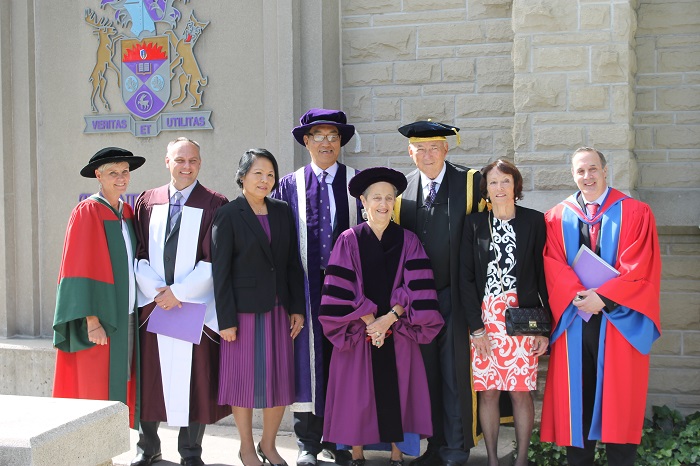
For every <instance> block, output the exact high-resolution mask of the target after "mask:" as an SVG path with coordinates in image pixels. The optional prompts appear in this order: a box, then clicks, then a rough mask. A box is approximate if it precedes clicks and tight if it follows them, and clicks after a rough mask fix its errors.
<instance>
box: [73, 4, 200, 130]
mask: <svg viewBox="0 0 700 466" xmlns="http://www.w3.org/2000/svg"><path fill="white" fill-rule="evenodd" d="M174 1H175V0H100V8H101V9H103V10H105V11H106V12H107V13H110V12H111V14H108V15H104V16H100V15H98V14H97V13H96V12H95V11H93V10H92V9H89V8H88V9H86V10H85V22H86V23H87V24H88V25H90V26H91V27H92V28H93V33H94V34H95V35H96V36H97V39H98V44H97V60H96V63H95V67H94V68H93V71H92V74H91V75H90V78H89V81H90V83H91V84H92V93H91V95H90V109H91V111H92V113H93V115H91V116H86V117H85V121H86V128H85V132H86V133H97V132H131V133H133V134H134V135H136V136H155V135H157V134H158V133H159V132H160V131H165V130H182V129H211V128H212V126H211V123H210V122H209V117H210V116H211V112H210V111H191V110H190V111H187V110H184V111H178V112H171V113H167V114H162V112H163V110H164V109H165V108H166V107H168V106H171V107H172V108H173V109H176V108H177V107H178V106H180V105H182V104H186V103H190V106H189V107H190V108H191V109H198V108H200V107H201V106H202V97H203V94H204V88H205V87H206V86H207V84H208V78H207V77H206V76H204V75H203V74H202V72H201V70H200V67H199V64H198V62H197V58H196V56H195V52H194V45H195V43H196V42H197V39H198V38H199V37H200V36H201V34H202V32H203V31H204V29H205V28H206V27H207V25H208V24H209V22H201V21H198V20H197V18H196V16H195V13H194V11H191V12H190V13H189V16H188V18H187V21H186V23H185V25H184V27H183V30H182V32H181V34H180V35H179V36H178V34H177V32H176V29H177V26H178V23H179V22H180V20H181V19H182V18H183V15H182V13H181V12H180V10H179V9H177V8H175V7H174V6H173V2H174ZM181 1H183V2H184V3H187V0H181ZM158 29H162V31H158ZM112 77H114V78H115V79H116V84H117V86H119V88H120V90H121V96H122V101H123V105H124V107H125V108H126V109H127V110H128V111H129V114H127V115H124V114H122V115H115V114H111V113H109V111H110V110H111V109H112V106H111V105H110V103H109V102H108V100H107V97H106V95H105V90H106V88H107V85H108V82H109V81H110V80H111V78H112ZM175 77H177V80H176V81H174V78H175ZM172 81H174V82H176V83H177V84H178V91H177V92H178V94H177V95H176V96H175V98H173V99H171V82H172ZM101 113H102V114H101ZM163 117H165V118H163Z"/></svg>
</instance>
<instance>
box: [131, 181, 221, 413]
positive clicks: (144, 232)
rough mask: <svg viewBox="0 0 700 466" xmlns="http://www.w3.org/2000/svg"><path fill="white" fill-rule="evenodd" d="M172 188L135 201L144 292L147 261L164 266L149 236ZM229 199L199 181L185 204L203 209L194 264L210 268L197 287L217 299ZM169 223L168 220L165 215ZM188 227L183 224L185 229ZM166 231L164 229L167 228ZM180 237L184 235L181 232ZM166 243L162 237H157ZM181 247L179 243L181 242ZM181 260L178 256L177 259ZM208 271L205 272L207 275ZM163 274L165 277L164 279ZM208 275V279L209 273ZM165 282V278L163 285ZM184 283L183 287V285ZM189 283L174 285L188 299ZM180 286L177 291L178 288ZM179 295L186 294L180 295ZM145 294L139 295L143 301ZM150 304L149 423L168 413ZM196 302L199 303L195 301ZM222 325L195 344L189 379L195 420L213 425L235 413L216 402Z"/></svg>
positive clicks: (142, 318)
mask: <svg viewBox="0 0 700 466" xmlns="http://www.w3.org/2000/svg"><path fill="white" fill-rule="evenodd" d="M168 186H169V185H165V186H161V187H159V188H155V189H151V190H149V191H145V192H144V193H142V194H141V195H140V196H139V198H138V199H137V201H136V234H137V237H138V239H139V249H138V254H137V259H138V262H139V264H138V265H137V274H136V275H137V280H138V282H139V289H140V293H141V291H143V290H142V286H141V284H142V277H141V276H140V275H141V271H140V270H141V267H142V264H143V261H146V263H150V264H151V265H152V264H154V263H155V262H157V261H160V263H161V264H162V262H163V257H162V255H161V256H159V255H158V254H157V253H156V254H153V253H152V252H151V251H149V244H150V242H151V241H154V238H149V234H150V227H151V221H152V214H153V209H154V207H155V206H162V205H163V204H168V203H169V192H168ZM227 202H228V200H227V199H226V197H224V196H223V195H221V194H219V193H217V192H214V191H211V190H209V189H207V188H205V187H204V186H202V185H201V184H200V183H197V185H196V186H195V188H194V189H193V190H192V193H191V194H190V196H189V198H188V199H187V202H186V203H185V207H193V208H196V209H201V210H202V212H201V222H200V225H199V237H198V239H197V242H196V244H189V246H190V247H192V248H196V253H195V257H194V262H195V264H197V266H196V267H198V268H199V270H198V271H197V270H193V271H192V272H193V273H200V272H202V269H204V270H208V279H207V280H209V282H210V283H209V282H207V281H206V280H205V281H204V282H203V281H202V280H197V284H196V285H194V284H193V285H192V287H190V288H194V287H195V286H196V287H198V288H202V287H207V286H208V287H210V291H211V296H212V298H211V300H212V301H213V292H214V288H213V281H212V280H211V226H212V223H213V221H214V214H215V212H216V209H218V208H219V207H221V206H222V205H224V204H226V203H227ZM185 217H186V214H185V213H184V212H183V214H182V216H181V221H185V220H184V219H185ZM164 221H167V218H165V219H164ZM182 230H183V226H182V224H181V226H180V231H181V232H182ZM163 231H164V230H163ZM180 239H181V240H182V239H183V236H182V233H181V234H180ZM155 241H163V239H155ZM178 247H179V246H178ZM176 261H177V259H176ZM202 275H206V273H202ZM161 278H162V277H161ZM205 278H206V277H205ZM161 286H165V282H164V281H163V283H162V284H161ZM178 287H179V288H178ZM187 288H188V286H187V284H183V283H177V280H176V284H174V285H173V286H172V290H173V293H174V294H175V296H176V297H178V298H179V299H181V300H183V301H190V299H189V298H188V297H187V296H186V294H187V293H188V292H190V291H192V290H191V289H189V290H188V289H187ZM176 289H177V290H178V291H176ZM178 293H182V294H180V295H178ZM142 299H143V297H140V298H139V301H140V302H141V301H142ZM146 301H148V304H146V305H144V306H143V307H141V308H139V325H140V329H139V335H140V339H141V380H142V381H143V386H144V387H147V389H146V390H144V393H143V397H142V400H143V402H142V410H141V418H142V419H143V420H144V421H167V420H168V416H167V413H166V408H165V400H164V396H163V382H162V377H161V366H160V355H159V350H158V336H157V335H156V334H155V333H151V332H149V331H147V327H148V324H147V320H148V317H149V316H150V315H151V312H152V311H153V309H154V308H155V302H153V300H152V297H149V298H148V299H146ZM191 302H198V301H194V300H192V301H191ZM217 331H218V328H216V329H215V330H212V329H211V328H208V327H207V326H206V325H205V326H204V329H203V334H202V338H201V342H200V344H198V345H193V347H192V369H191V379H190V406H189V421H190V423H199V424H212V423H214V422H216V421H218V420H220V419H222V418H224V417H225V416H226V415H228V414H229V413H230V410H229V408H228V407H227V406H218V405H217V403H216V400H217V395H218V380H219V345H218V342H219V335H218V334H217Z"/></svg>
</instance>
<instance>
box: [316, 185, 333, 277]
mask: <svg viewBox="0 0 700 466" xmlns="http://www.w3.org/2000/svg"><path fill="white" fill-rule="evenodd" d="M326 175H328V173H326V172H325V171H324V172H323V173H322V175H321V182H320V189H321V193H320V196H319V206H318V223H319V226H320V233H319V236H320V238H319V239H320V243H321V267H322V268H324V269H325V268H326V266H327V265H328V259H329V258H330V256H331V246H332V239H333V226H332V225H331V200H330V197H329V195H328V184H327V183H326Z"/></svg>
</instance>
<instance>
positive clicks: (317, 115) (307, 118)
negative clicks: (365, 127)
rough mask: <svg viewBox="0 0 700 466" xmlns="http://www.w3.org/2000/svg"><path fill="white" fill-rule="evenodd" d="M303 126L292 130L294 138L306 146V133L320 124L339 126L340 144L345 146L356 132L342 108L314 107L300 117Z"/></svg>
mask: <svg viewBox="0 0 700 466" xmlns="http://www.w3.org/2000/svg"><path fill="white" fill-rule="evenodd" d="M299 123H301V126H297V127H296V128H294V129H293V130H292V134H293V135H294V139H296V140H297V142H298V143H299V144H301V145H302V146H304V145H305V144H304V135H305V134H309V130H311V128H313V127H314V126H318V125H331V126H335V127H336V128H338V132H339V133H340V145H341V146H344V145H345V144H347V143H348V142H349V141H350V139H352V137H353V135H354V134H355V127H354V126H353V125H349V124H347V123H348V119H347V117H346V116H345V113H344V112H342V111H340V110H328V109H325V108H312V109H311V110H309V111H308V112H306V113H304V115H303V116H302V117H301V118H299Z"/></svg>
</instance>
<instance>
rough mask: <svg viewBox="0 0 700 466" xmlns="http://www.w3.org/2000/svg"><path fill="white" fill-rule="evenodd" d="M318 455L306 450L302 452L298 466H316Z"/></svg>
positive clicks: (298, 458) (298, 459)
mask: <svg viewBox="0 0 700 466" xmlns="http://www.w3.org/2000/svg"><path fill="white" fill-rule="evenodd" d="M317 462H318V461H317V460H316V455H313V454H311V452H309V451H306V450H301V451H300V452H299V456H298V457H297V466H316V463H317Z"/></svg>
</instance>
